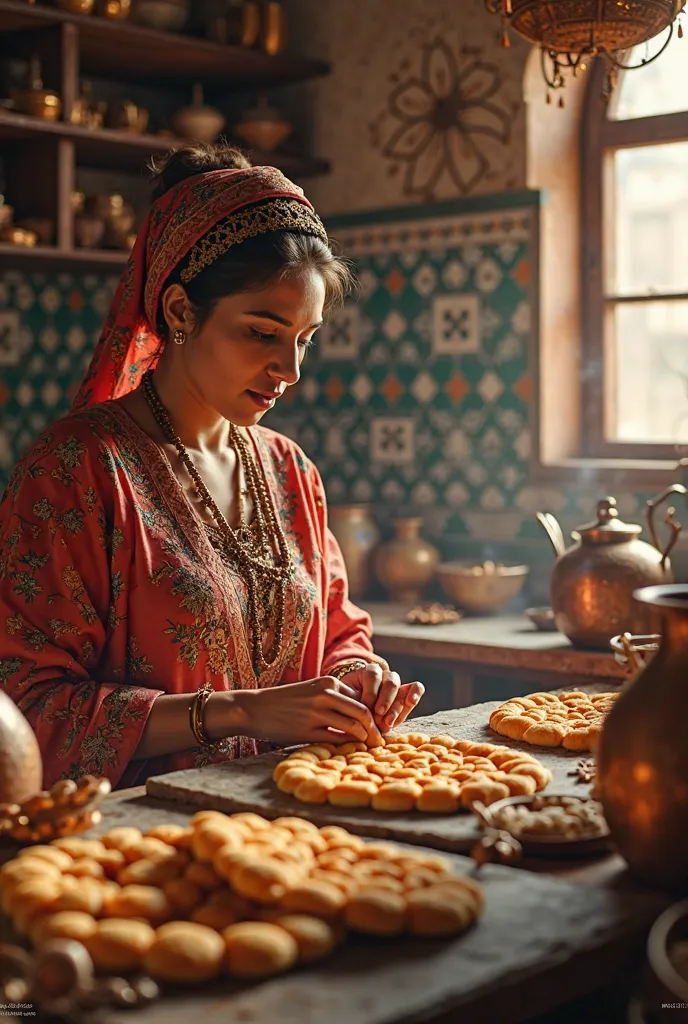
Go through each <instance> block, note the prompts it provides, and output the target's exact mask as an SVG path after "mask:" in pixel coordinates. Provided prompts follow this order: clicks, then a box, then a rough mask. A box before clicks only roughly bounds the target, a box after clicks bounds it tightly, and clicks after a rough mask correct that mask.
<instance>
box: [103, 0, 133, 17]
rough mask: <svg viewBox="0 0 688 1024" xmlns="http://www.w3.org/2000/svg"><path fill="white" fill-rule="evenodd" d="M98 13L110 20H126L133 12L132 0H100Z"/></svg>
mask: <svg viewBox="0 0 688 1024" xmlns="http://www.w3.org/2000/svg"><path fill="white" fill-rule="evenodd" d="M96 14H98V15H100V17H101V18H107V19H108V20H109V21H124V20H125V19H126V18H128V17H129V15H130V14H131V0H98V3H97V6H96Z"/></svg>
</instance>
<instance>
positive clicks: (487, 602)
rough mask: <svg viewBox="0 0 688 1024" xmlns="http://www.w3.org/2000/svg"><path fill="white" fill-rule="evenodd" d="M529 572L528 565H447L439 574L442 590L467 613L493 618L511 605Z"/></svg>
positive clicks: (487, 563)
mask: <svg viewBox="0 0 688 1024" xmlns="http://www.w3.org/2000/svg"><path fill="white" fill-rule="evenodd" d="M529 572H530V570H529V568H528V566H527V565H499V564H495V563H494V562H485V563H484V564H483V565H476V564H475V563H470V562H446V563H445V564H444V565H440V567H439V569H438V574H439V578H440V583H441V584H442V589H443V590H444V592H445V594H447V596H448V597H450V598H451V600H452V601H453V602H454V604H455V605H456V606H457V607H458V608H460V609H461V610H462V611H464V612H470V613H472V614H474V615H490V614H491V613H493V612H496V611H499V609H500V608H503V607H504V606H505V605H507V604H508V603H509V601H512V600H513V599H514V598H515V597H516V596H517V595H518V594H519V593H520V592H521V590H522V588H523V584H524V583H525V581H526V577H527V575H528V573H529Z"/></svg>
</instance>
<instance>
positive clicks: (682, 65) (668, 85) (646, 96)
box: [609, 28, 688, 121]
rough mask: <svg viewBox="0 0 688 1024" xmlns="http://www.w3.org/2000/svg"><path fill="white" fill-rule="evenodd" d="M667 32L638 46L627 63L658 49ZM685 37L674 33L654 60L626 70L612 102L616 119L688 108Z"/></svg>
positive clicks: (612, 116) (687, 50)
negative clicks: (682, 37) (667, 44)
mask: <svg viewBox="0 0 688 1024" xmlns="http://www.w3.org/2000/svg"><path fill="white" fill-rule="evenodd" d="M665 39H666V35H665V34H662V35H661V36H658V37H657V38H656V39H652V40H650V42H649V43H643V44H642V46H636V47H635V49H634V50H633V53H632V54H631V56H630V59H626V60H624V64H640V63H641V61H643V60H647V59H648V58H649V57H651V56H652V55H653V54H655V53H657V51H658V50H659V48H660V46H661V45H662V43H663V41H664V40H665ZM686 42H687V40H686V39H683V40H681V39H679V38H678V32H677V31H676V28H674V35H673V38H672V40H671V42H670V43H669V46H668V47H667V49H666V51H665V52H664V53H663V54H662V56H661V57H658V58H657V60H656V61H654V62H653V63H652V64H647V65H646V66H645V67H641V68H636V69H634V70H633V71H623V72H622V73H621V75H620V77H619V83H618V85H617V87H616V90H615V93H614V95H613V97H612V102H611V104H610V109H609V116H610V117H611V118H612V119H613V120H617V121H627V120H629V119H630V118H633V117H654V115H655V114H676V113H678V112H679V111H682V110H688V48H687V47H686Z"/></svg>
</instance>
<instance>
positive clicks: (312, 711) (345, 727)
mask: <svg viewBox="0 0 688 1024" xmlns="http://www.w3.org/2000/svg"><path fill="white" fill-rule="evenodd" d="M233 696H234V697H235V698H239V700H240V701H241V703H242V704H243V708H244V711H245V714H246V722H247V728H246V734H247V735H249V736H253V737H255V738H257V739H265V740H269V741H270V742H271V743H278V744H280V745H285V746H286V745H287V744H290V743H317V742H320V743H326V742H330V743H345V742H348V741H350V740H356V741H358V742H360V743H366V744H368V746H371V747H374V746H377V745H378V744H379V742H380V739H381V736H380V733H379V731H378V728H377V726H376V724H375V722H374V720H373V716H372V714H371V713H370V711H369V710H368V708H367V707H366V706H365V704H364V703H362V702H361V699H360V696H359V695H358V693H357V692H356V690H355V688H354V687H352V686H351V685H349V684H347V683H344V682H341V681H340V680H339V679H335V678H334V677H333V676H321V677H320V678H318V679H309V680H307V681H306V682H304V683H285V684H284V685H282V686H275V687H271V688H270V689H266V690H244V691H236V692H235V693H234V694H233Z"/></svg>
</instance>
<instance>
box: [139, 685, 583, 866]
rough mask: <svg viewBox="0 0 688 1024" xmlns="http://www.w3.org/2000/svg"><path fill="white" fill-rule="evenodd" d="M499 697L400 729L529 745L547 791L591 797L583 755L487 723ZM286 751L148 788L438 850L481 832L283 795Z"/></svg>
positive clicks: (469, 819) (468, 819) (457, 821)
mask: <svg viewBox="0 0 688 1024" xmlns="http://www.w3.org/2000/svg"><path fill="white" fill-rule="evenodd" d="M498 704H499V702H497V701H495V702H492V703H486V704H474V705H472V706H471V707H468V708H460V709H458V710H453V711H442V712H440V713H439V714H436V715H431V716H430V717H428V718H416V719H414V720H413V723H412V724H409V726H408V727H406V729H403V728H402V729H401V730H399V731H400V732H401V731H413V732H427V733H430V734H431V735H441V734H444V735H449V736H454V737H456V739H467V740H474V741H476V742H489V743H495V744H504V745H508V746H510V747H513V748H514V750H527V751H528V752H529V753H531V754H535V755H536V756H537V757H538V758H539V760H540V761H541V762H542V763H543V764H544V765H546V766H547V767H548V768H549V769H550V770H551V772H552V774H553V776H554V778H553V781H552V783H551V784H550V786H549V789H548V791H549V792H552V793H566V794H572V795H576V796H587V795H588V794H589V792H590V786H589V785H584V784H582V783H580V782H578V781H577V779H576V778H575V776H574V775H572V774H570V773H571V772H572V770H573V769H575V766H576V764H577V762H578V761H579V760H580V758H581V756H587V755H581V754H580V753H573V752H571V751H568V750H564V749H563V748H558V749H554V750H551V749H550V750H546V749H544V748H538V747H531V746H528V745H527V744H525V743H518V742H517V741H515V740H507V739H506V738H505V737H499V736H497V735H496V734H495V733H494V732H492V730H491V729H490V728H489V727H488V725H487V722H488V719H489V716H490V712H491V711H492V710H493V709H494V708H496V707H498ZM283 756H284V755H283V754H263V755H261V756H259V757H251V758H245V759H242V760H239V761H230V762H227V763H225V764H215V765H207V766H206V767H205V768H194V769H187V770H184V771H178V772H170V773H169V774H168V775H159V776H152V777H151V778H150V779H148V782H147V784H146V789H147V791H148V793H149V794H150V795H151V796H155V797H159V798H161V799H164V800H175V801H181V802H182V803H187V804H192V805H193V806H195V807H198V808H204V809H213V810H218V811H226V812H228V813H234V812H236V811H248V810H250V811H256V812H257V813H258V814H262V815H263V816H264V817H266V818H278V817H280V816H281V815H285V814H298V815H300V816H301V817H304V818H308V819H309V820H310V821H313V822H314V823H315V824H316V825H331V824H338V825H343V826H344V828H347V829H349V830H350V831H351V832H356V833H358V834H360V835H367V836H376V837H378V838H380V837H386V838H390V839H398V840H400V841H403V842H408V843H416V844H419V845H421V846H432V847H434V848H435V849H438V850H449V851H454V852H465V851H466V850H468V849H469V848H470V847H471V845H472V844H473V843H474V842H475V839H476V837H477V834H478V833H477V830H476V825H475V819H474V817H473V815H471V814H465V813H459V814H454V815H441V814H421V813H419V812H417V811H415V812H410V813H408V814H382V813H380V812H378V811H373V810H370V809H368V808H362V809H347V808H344V807H339V808H335V807H330V806H329V805H328V804H325V805H313V804H303V803H301V802H300V801H298V800H296V799H295V798H294V797H292V796H289V795H288V794H286V793H281V792H280V791H279V790H278V789H277V786H276V785H275V783H274V782H273V781H272V772H273V769H274V767H275V765H276V764H277V762H278V761H279V760H281V758H282V757H283Z"/></svg>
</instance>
